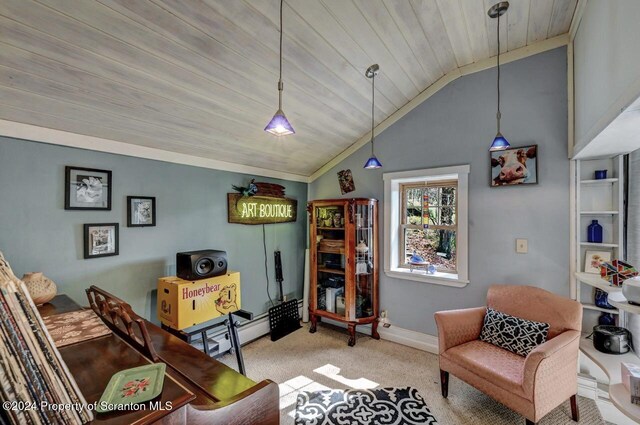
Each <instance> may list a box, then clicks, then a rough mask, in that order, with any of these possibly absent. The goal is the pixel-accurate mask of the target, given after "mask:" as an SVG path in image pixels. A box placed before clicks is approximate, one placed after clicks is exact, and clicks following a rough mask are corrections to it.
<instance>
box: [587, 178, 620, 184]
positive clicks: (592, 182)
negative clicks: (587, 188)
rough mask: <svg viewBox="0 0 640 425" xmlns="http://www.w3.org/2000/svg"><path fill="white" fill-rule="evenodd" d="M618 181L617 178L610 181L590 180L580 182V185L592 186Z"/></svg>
mask: <svg viewBox="0 0 640 425" xmlns="http://www.w3.org/2000/svg"><path fill="white" fill-rule="evenodd" d="M617 181H618V179H617V178H611V179H598V180H595V179H592V180H581V181H580V184H584V185H592V184H603V183H615V182H617Z"/></svg>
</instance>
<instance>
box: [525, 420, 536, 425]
mask: <svg viewBox="0 0 640 425" xmlns="http://www.w3.org/2000/svg"><path fill="white" fill-rule="evenodd" d="M527 425H536V423H535V422H533V421H530V420H529V419H527Z"/></svg>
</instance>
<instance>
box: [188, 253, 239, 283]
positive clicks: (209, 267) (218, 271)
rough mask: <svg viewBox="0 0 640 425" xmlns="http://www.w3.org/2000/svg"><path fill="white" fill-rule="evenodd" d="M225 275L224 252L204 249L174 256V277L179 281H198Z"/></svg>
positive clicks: (225, 258)
mask: <svg viewBox="0 0 640 425" xmlns="http://www.w3.org/2000/svg"><path fill="white" fill-rule="evenodd" d="M226 273H227V252H226V251H218V250H215V249H204V250H201V251H189V252H178V253H177V254H176V276H178V277H179V278H180V279H184V280H200V279H207V278H210V277H216V276H220V275H223V274H226Z"/></svg>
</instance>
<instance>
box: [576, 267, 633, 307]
mask: <svg viewBox="0 0 640 425" xmlns="http://www.w3.org/2000/svg"><path fill="white" fill-rule="evenodd" d="M575 276H576V279H578V280H579V281H580V282H582V283H585V284H587V285H589V286H593V287H594V288H598V289H600V290H602V291H604V292H606V293H608V294H609V293H612V292H622V288H620V287H618V286H613V285H611V284H610V283H609V282H607V281H606V280H604V279H602V278H601V277H600V275H599V274H594V273H584V272H578V273H576V274H575ZM611 305H613V304H611Z"/></svg>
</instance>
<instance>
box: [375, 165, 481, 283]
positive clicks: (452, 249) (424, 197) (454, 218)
mask: <svg viewBox="0 0 640 425" xmlns="http://www.w3.org/2000/svg"><path fill="white" fill-rule="evenodd" d="M468 175H469V166H468V165H465V166H456V167H443V168H432V169H426V170H415V171H404V172H398V173H385V174H384V181H385V215H384V221H385V223H384V236H385V238H384V243H385V258H384V270H385V274H387V275H388V276H391V277H396V278H400V279H409V280H417V281H422V282H428V283H436V284H442V285H450V286H464V285H466V284H467V283H468V280H467V279H468V273H467V268H468V266H467V264H468V261H467V260H468V259H467V251H468V249H467V241H468V240H467V225H468V224H467V221H468V213H467V207H468V193H467V192H468ZM414 252H415V253H416V254H418V255H420V256H421V257H423V258H424V259H425V260H426V261H428V262H429V263H431V264H433V265H435V266H436V270H437V271H436V273H434V274H428V273H427V272H426V271H425V270H423V269H416V268H413V270H412V269H411V267H410V265H409V264H408V260H409V258H410V257H411V255H412V254H413V253H414Z"/></svg>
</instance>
